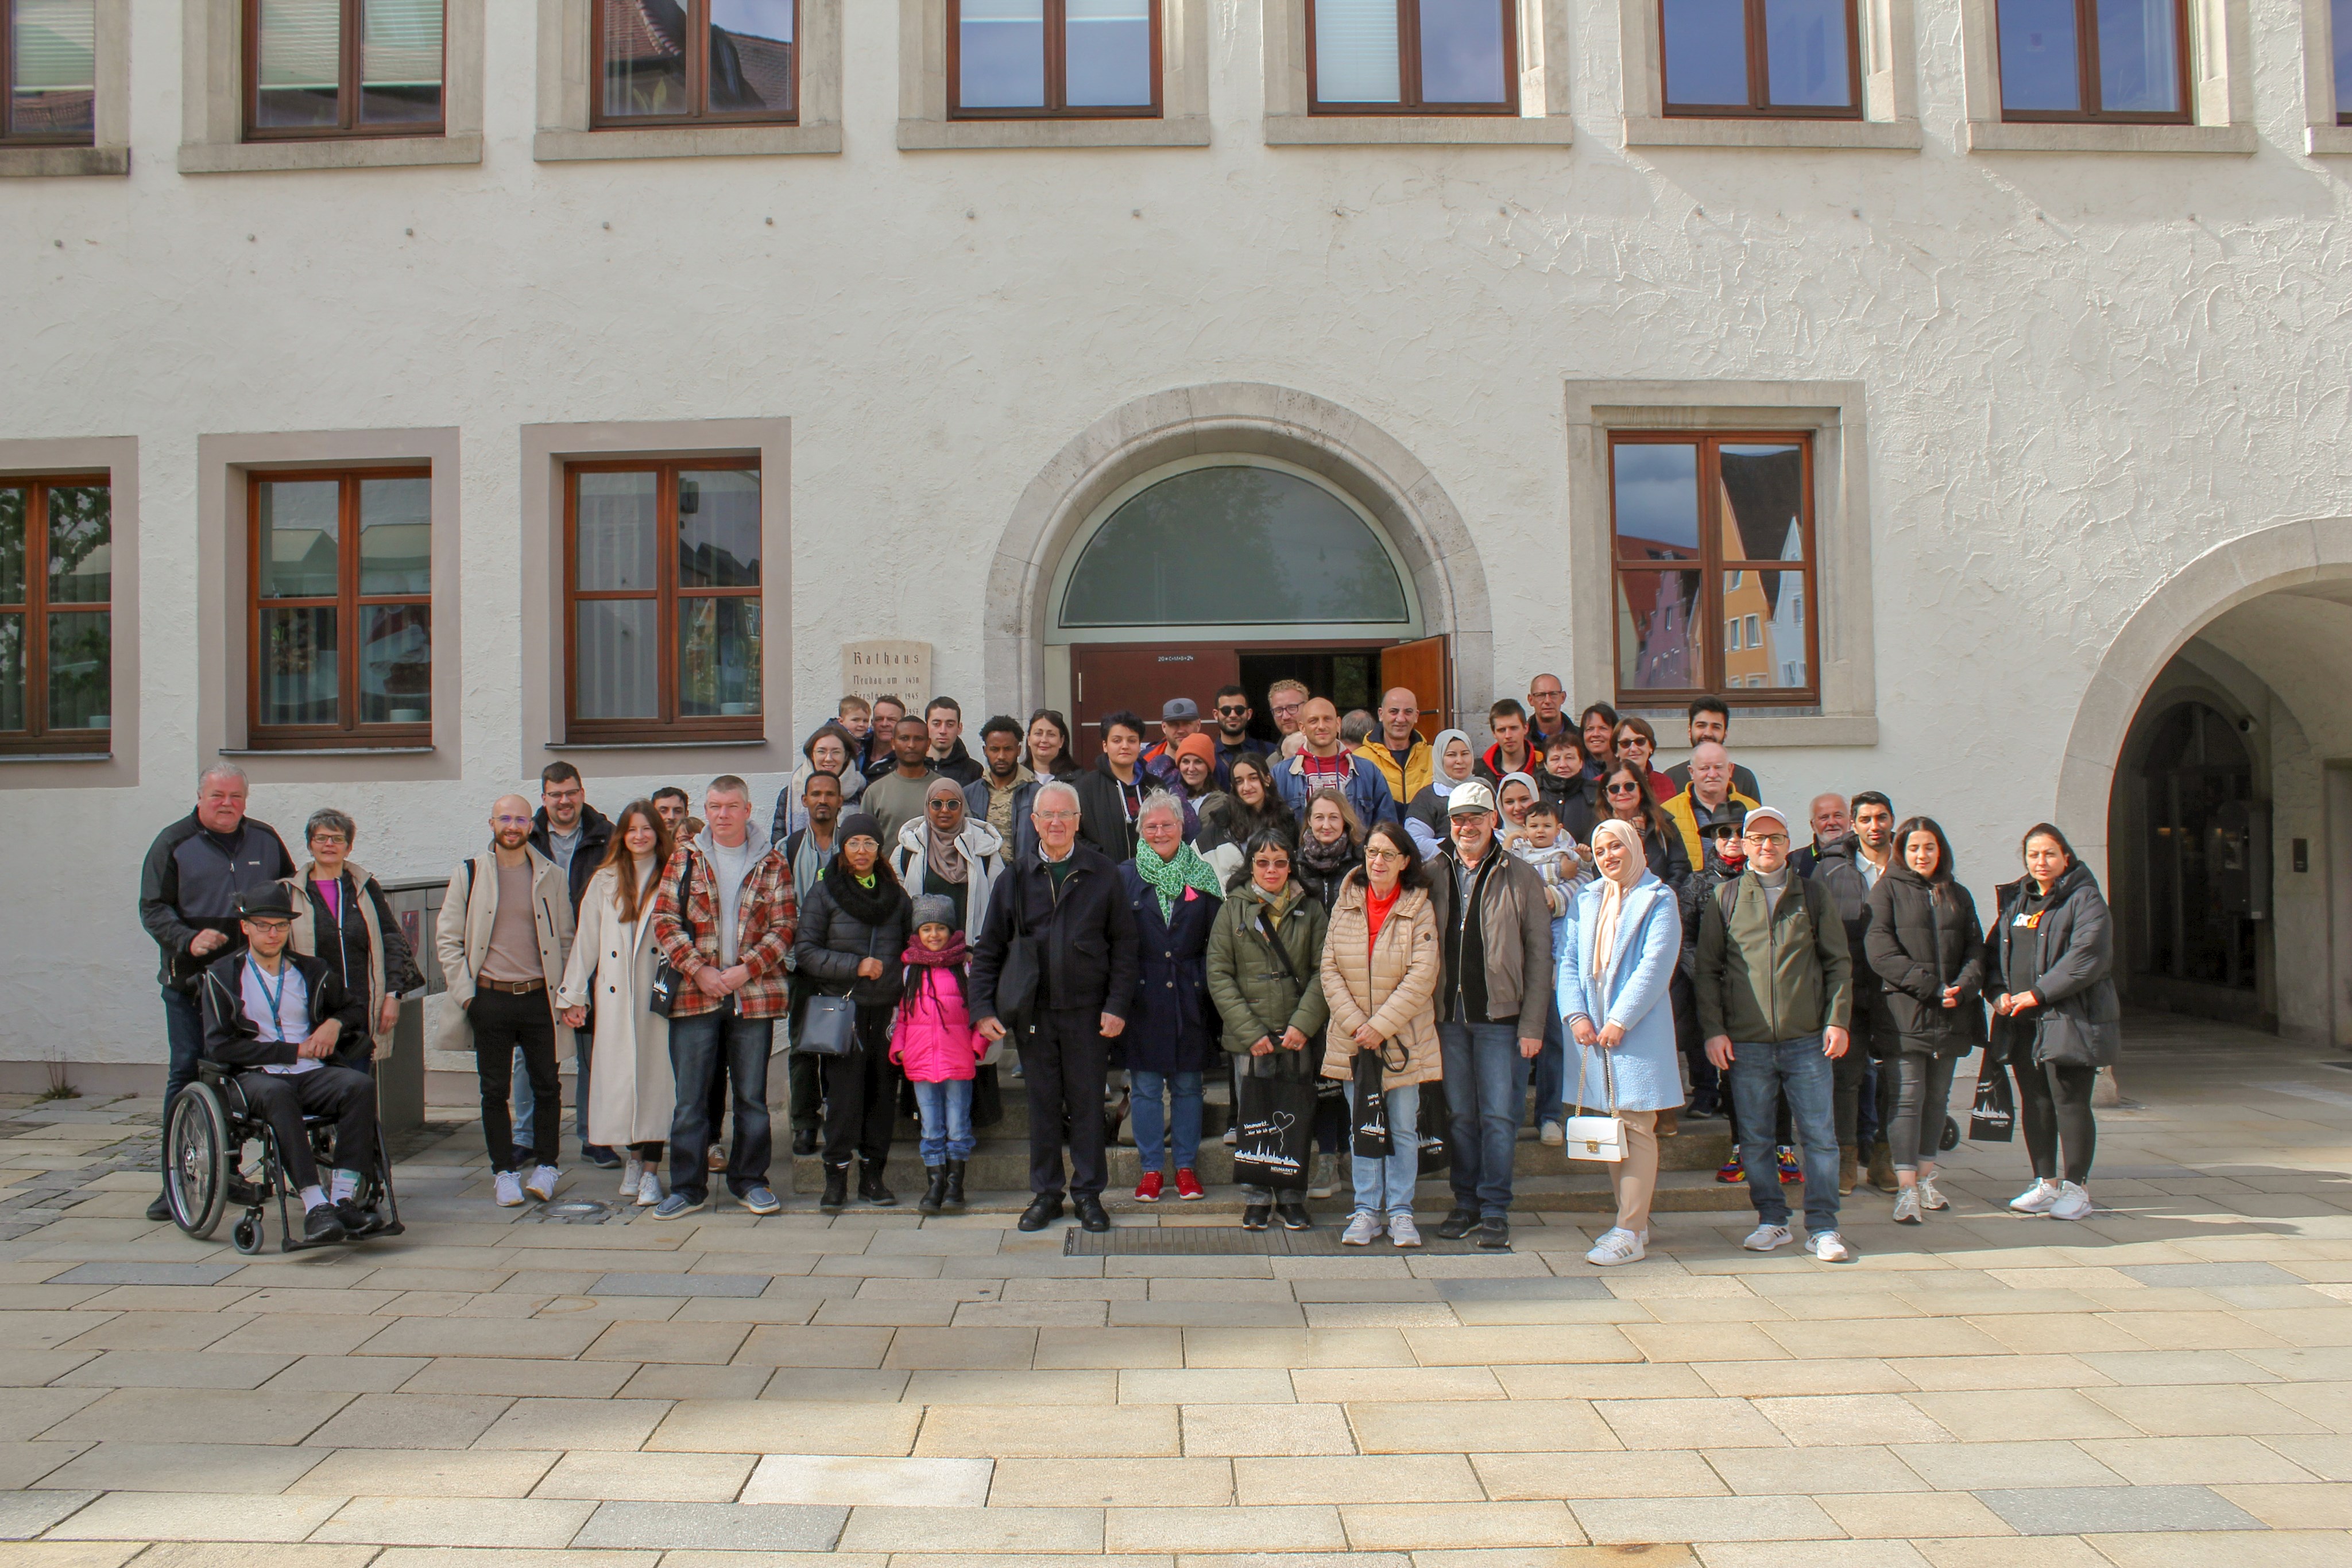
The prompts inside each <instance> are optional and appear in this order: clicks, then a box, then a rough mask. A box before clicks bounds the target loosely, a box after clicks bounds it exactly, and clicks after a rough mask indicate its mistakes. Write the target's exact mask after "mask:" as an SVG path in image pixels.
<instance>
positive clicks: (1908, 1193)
mask: <svg viewBox="0 0 2352 1568" xmlns="http://www.w3.org/2000/svg"><path fill="white" fill-rule="evenodd" d="M1918 1223H1919V1189H1918V1188H1917V1187H1916V1186H1906V1187H1904V1188H1902V1189H1901V1190H1900V1191H1898V1192H1896V1193H1895V1224H1897V1225H1916V1224H1918Z"/></svg>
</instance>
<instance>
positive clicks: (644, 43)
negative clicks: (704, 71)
mask: <svg viewBox="0 0 2352 1568" xmlns="http://www.w3.org/2000/svg"><path fill="white" fill-rule="evenodd" d="M599 9H600V10H601V11H602V12H603V13H604V36H603V37H602V39H601V40H600V41H601V43H602V44H603V47H604V49H603V58H604V115H605V117H606V118H608V119H613V120H629V119H646V118H662V117H667V116H675V115H683V114H686V113H688V111H689V110H690V108H691V106H690V105H689V104H688V102H687V97H686V42H687V40H686V5H685V4H684V0H670V3H669V4H667V5H639V4H636V3H635V0H607V3H606V4H605V5H603V6H601V7H599Z"/></svg>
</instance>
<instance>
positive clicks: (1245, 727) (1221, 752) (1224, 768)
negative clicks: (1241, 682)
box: [1210, 686, 1274, 789]
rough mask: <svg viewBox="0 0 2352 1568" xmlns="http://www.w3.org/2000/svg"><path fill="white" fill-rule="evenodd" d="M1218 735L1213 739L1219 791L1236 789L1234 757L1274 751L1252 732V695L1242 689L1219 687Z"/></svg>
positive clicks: (1217, 707)
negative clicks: (1215, 748) (1250, 698)
mask: <svg viewBox="0 0 2352 1568" xmlns="http://www.w3.org/2000/svg"><path fill="white" fill-rule="evenodd" d="M1215 711H1216V716H1217V732H1216V734H1215V735H1213V736H1212V737H1210V738H1212V739H1213V740H1214V741H1215V742H1216V743H1217V788H1218V789H1232V788H1233V787H1234V768H1233V763H1234V758H1236V757H1239V756H1240V755H1241V754H1242V753H1244V752H1245V751H1246V752H1248V753H1250V754H1251V755H1252V756H1254V757H1265V756H1266V755H1268V754H1269V753H1271V752H1272V751H1273V750H1274V747H1272V746H1271V745H1269V744H1268V743H1266V742H1265V741H1263V740H1260V739H1258V738H1257V737H1255V736H1254V735H1252V734H1251V733H1250V732H1249V727H1250V719H1251V718H1252V717H1253V715H1252V713H1251V710H1250V700H1249V693H1248V692H1247V691H1246V690H1244V688H1243V687H1240V686H1219V687H1218V688H1217V697H1216V706H1215Z"/></svg>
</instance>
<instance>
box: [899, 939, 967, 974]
mask: <svg viewBox="0 0 2352 1568" xmlns="http://www.w3.org/2000/svg"><path fill="white" fill-rule="evenodd" d="M899 957H900V959H901V960H902V961H903V962H906V963H908V964H915V965H919V966H920V967H923V968H926V969H945V968H951V967H955V966H957V965H960V964H961V963H963V962H964V960H966V959H967V958H969V957H971V952H970V951H969V950H968V949H967V948H966V947H965V946H964V941H963V933H962V932H961V931H959V932H957V933H956V934H955V935H954V936H950V937H949V938H948V945H947V946H944V947H937V948H933V947H926V946H923V945H922V943H920V942H919V941H917V940H915V939H914V938H912V937H909V938H908V942H907V950H906V951H905V952H904V953H902V954H900V955H899Z"/></svg>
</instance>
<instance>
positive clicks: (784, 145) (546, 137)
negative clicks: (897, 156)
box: [530, 125, 841, 163]
mask: <svg viewBox="0 0 2352 1568" xmlns="http://www.w3.org/2000/svg"><path fill="white" fill-rule="evenodd" d="M840 151H841V127H840V126H838V125H671V126H662V127H659V128H648V129H646V130H643V131H541V132H540V133H539V134H538V135H537V136H535V137H533V138H532V139H531V144H530V155H531V156H532V157H533V158H535V159H537V160H538V161H539V162H541V163H570V162H598V161H602V160H604V159H619V158H772V157H783V156H788V155H790V154H793V153H797V152H840Z"/></svg>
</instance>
